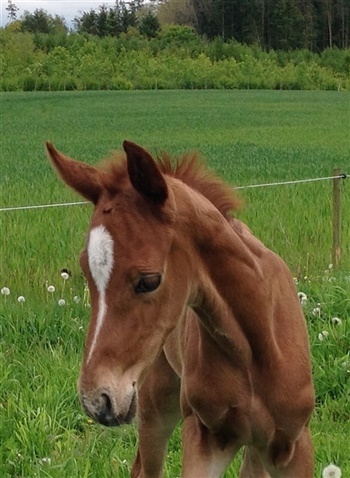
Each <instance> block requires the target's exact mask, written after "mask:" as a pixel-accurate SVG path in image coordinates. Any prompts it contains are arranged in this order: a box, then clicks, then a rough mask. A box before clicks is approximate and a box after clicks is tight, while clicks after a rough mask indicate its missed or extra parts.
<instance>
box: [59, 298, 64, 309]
mask: <svg viewBox="0 0 350 478" xmlns="http://www.w3.org/2000/svg"><path fill="white" fill-rule="evenodd" d="M58 305H59V306H60V307H62V306H64V305H66V301H65V300H64V299H60V300H59V301H58Z"/></svg>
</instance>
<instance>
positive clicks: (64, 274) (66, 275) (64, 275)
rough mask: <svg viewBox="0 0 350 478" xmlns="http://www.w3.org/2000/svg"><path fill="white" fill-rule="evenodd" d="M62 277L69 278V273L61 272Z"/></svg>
mask: <svg viewBox="0 0 350 478" xmlns="http://www.w3.org/2000/svg"><path fill="white" fill-rule="evenodd" d="M61 277H62V279H63V280H67V279H69V274H68V273H67V272H61Z"/></svg>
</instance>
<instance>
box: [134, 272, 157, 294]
mask: <svg viewBox="0 0 350 478" xmlns="http://www.w3.org/2000/svg"><path fill="white" fill-rule="evenodd" d="M160 281H161V275H160V274H149V275H144V276H142V277H141V279H140V280H139V281H138V283H137V284H136V286H135V288H134V290H135V292H136V294H145V293H147V292H153V291H154V290H156V289H158V287H159V285H160Z"/></svg>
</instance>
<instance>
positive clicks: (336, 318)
mask: <svg viewBox="0 0 350 478" xmlns="http://www.w3.org/2000/svg"><path fill="white" fill-rule="evenodd" d="M341 322H342V321H341V319H339V317H333V318H332V324H334V325H341Z"/></svg>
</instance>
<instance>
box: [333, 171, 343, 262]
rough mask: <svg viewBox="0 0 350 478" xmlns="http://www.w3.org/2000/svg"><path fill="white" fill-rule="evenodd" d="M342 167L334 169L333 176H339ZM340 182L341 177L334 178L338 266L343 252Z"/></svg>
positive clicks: (334, 254)
mask: <svg viewBox="0 0 350 478" xmlns="http://www.w3.org/2000/svg"><path fill="white" fill-rule="evenodd" d="M339 175H340V169H338V168H335V169H333V176H339ZM340 183H341V178H339V177H334V178H333V246H332V262H333V265H334V267H335V268H336V267H338V265H339V262H340V254H341V220H340Z"/></svg>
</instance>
